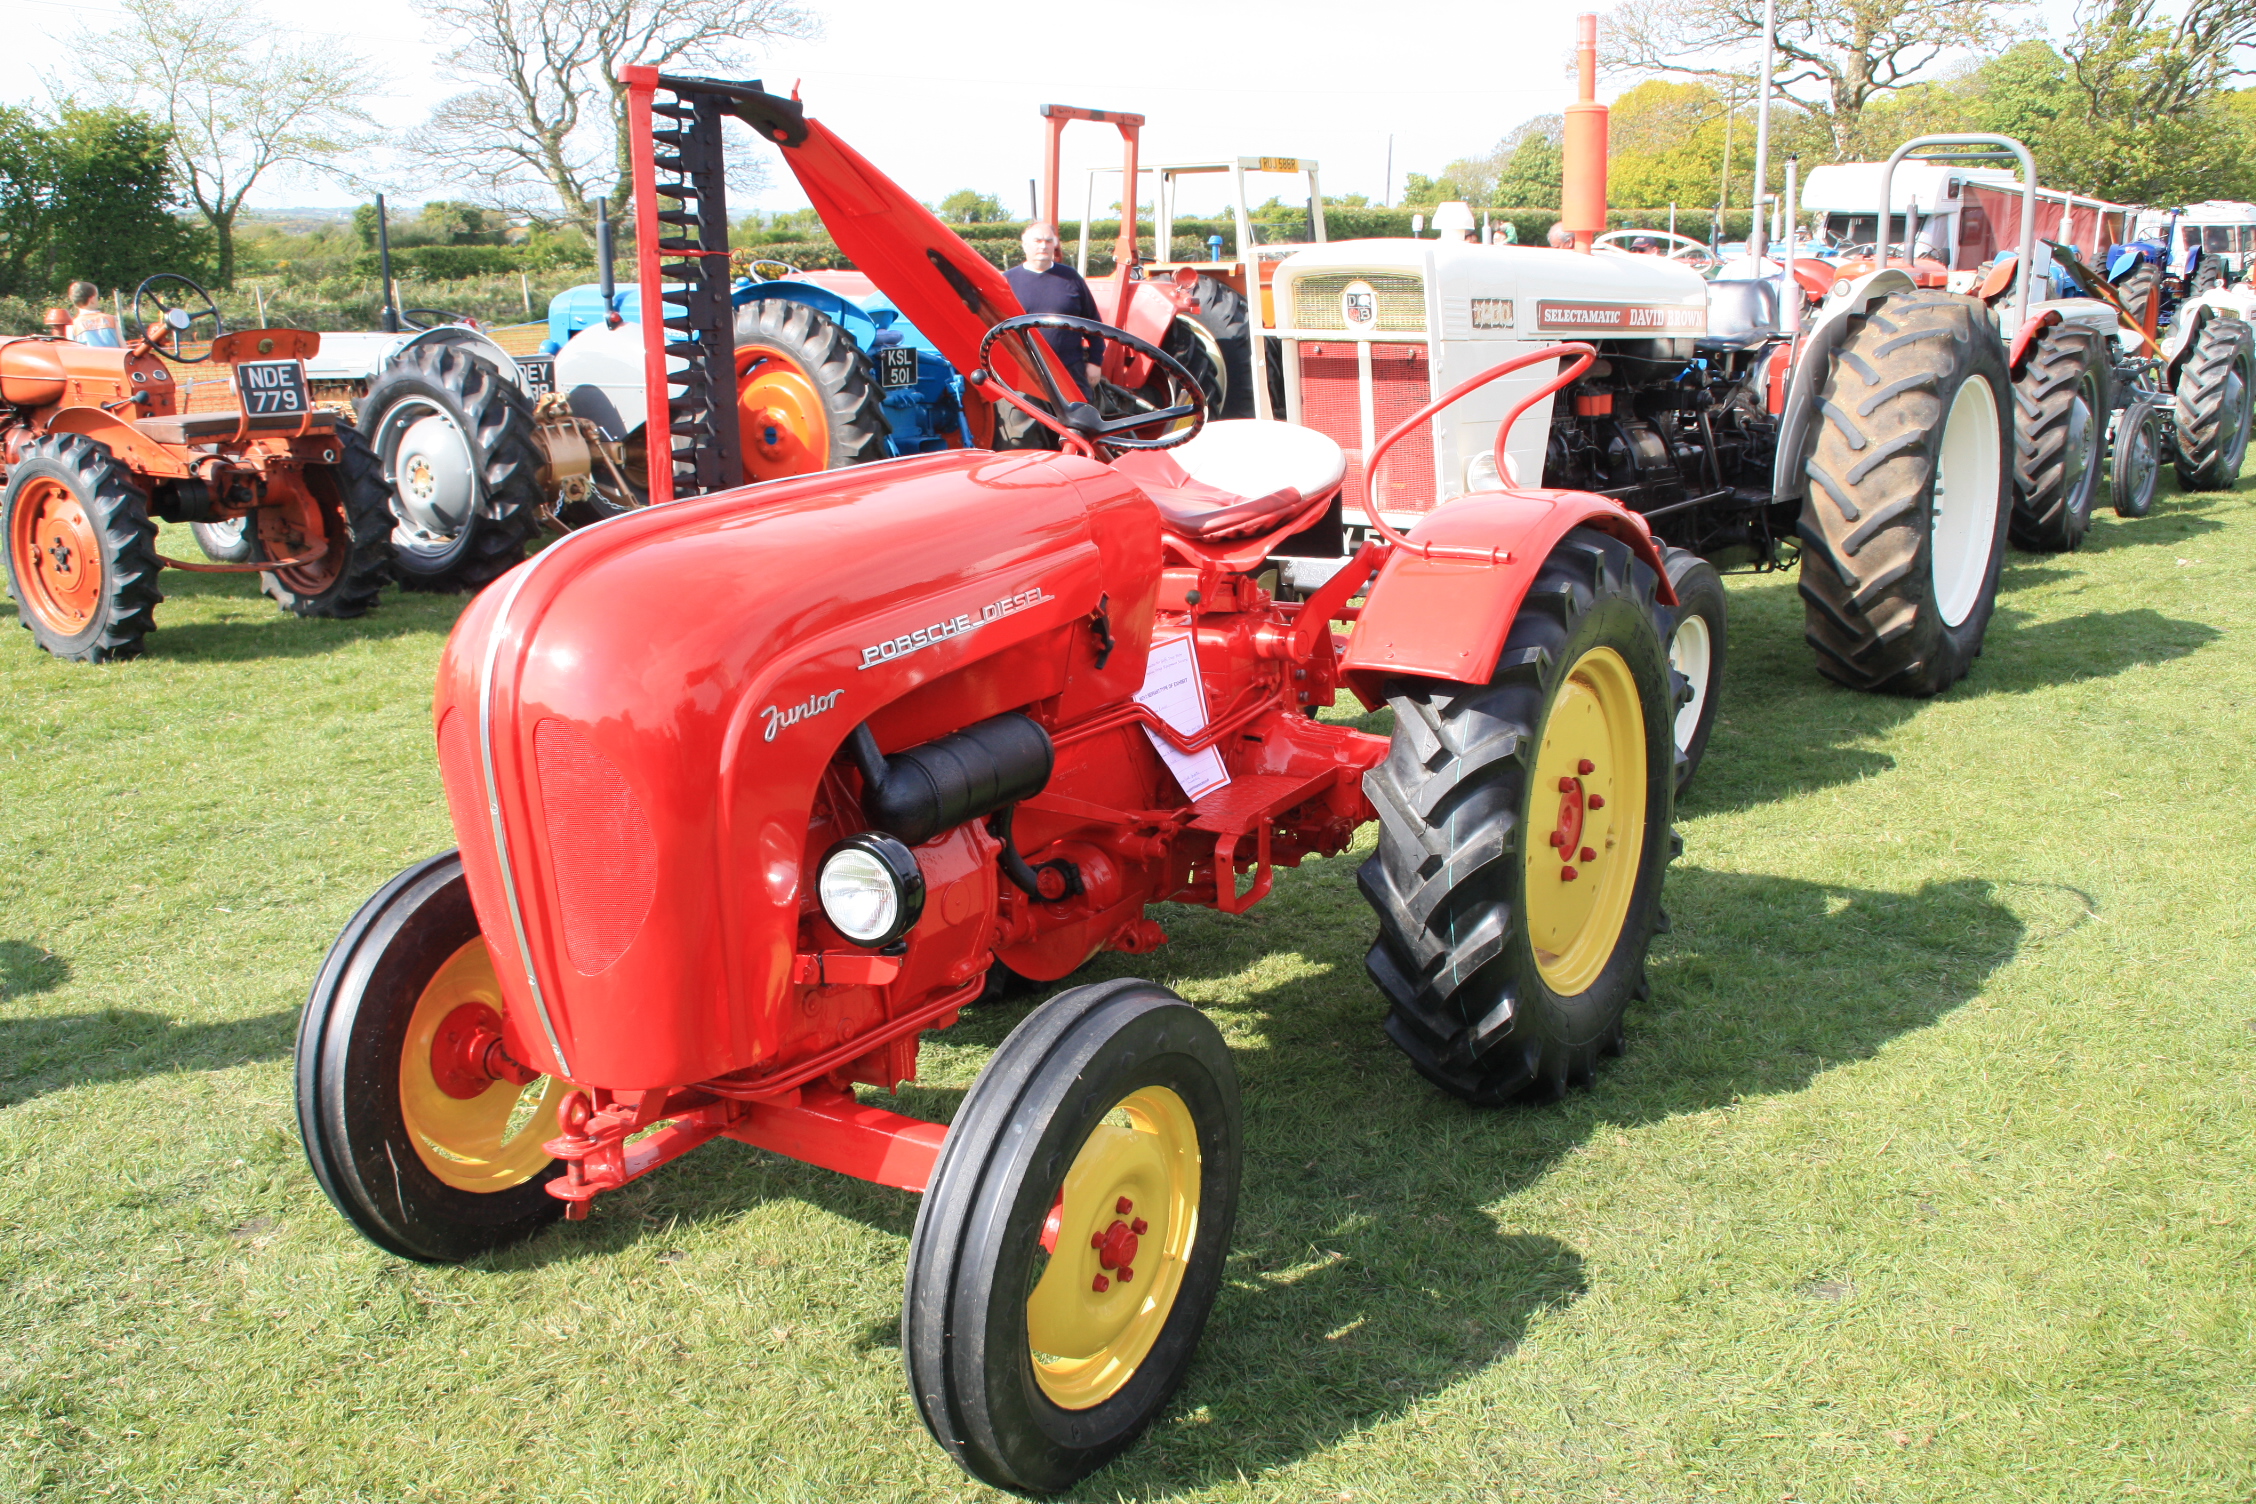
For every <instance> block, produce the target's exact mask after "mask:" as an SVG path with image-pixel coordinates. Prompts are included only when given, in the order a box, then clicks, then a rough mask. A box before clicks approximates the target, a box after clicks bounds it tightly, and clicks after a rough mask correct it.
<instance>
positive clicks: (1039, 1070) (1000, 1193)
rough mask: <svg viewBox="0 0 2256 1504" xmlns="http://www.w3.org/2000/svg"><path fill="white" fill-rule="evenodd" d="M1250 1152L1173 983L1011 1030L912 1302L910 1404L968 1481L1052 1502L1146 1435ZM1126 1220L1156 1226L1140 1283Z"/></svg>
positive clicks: (954, 1136) (950, 1140) (1033, 1017)
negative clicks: (1125, 1248) (1120, 1252)
mask: <svg viewBox="0 0 2256 1504" xmlns="http://www.w3.org/2000/svg"><path fill="white" fill-rule="evenodd" d="M1242 1142H1243V1130H1242V1125H1241V1109H1240V1106H1239V1097H1238V1079H1237V1071H1236V1067H1235V1066H1234V1065H1233V1064H1232V1062H1231V1059H1230V1051H1229V1047H1228V1046H1227V1045H1226V1044H1225V1043H1224V1042H1223V1039H1222V1035H1221V1031H1220V1030H1218V1029H1216V1028H1215V1026H1214V1024H1213V1023H1212V1022H1211V1021H1210V1020H1209V1019H1208V1018H1207V1017H1206V1015H1205V1014H1203V1013H1201V1012H1199V1010H1198V1009H1196V1008H1194V1007H1192V1006H1191V1005H1190V1004H1188V1003H1186V1002H1184V1001H1183V1000H1182V999H1181V998H1179V997H1177V996H1175V995H1174V994H1173V993H1171V992H1169V991H1168V990H1167V989H1166V988H1164V987H1161V986H1158V985H1157V984H1155V983H1152V982H1146V981H1141V980H1138V979H1136V978H1133V977H1130V978H1124V979H1121V980H1118V981H1112V982H1099V983H1095V984H1093V985H1090V986H1085V987H1075V988H1072V989H1069V990H1068V991H1065V992H1062V993H1060V994H1059V995H1058V996H1056V997H1054V998H1052V999H1051V1000H1050V1001H1049V1002H1047V1003H1044V1004H1043V1005H1042V1006H1041V1007H1039V1008H1037V1009H1035V1010H1034V1011H1033V1012H1032V1013H1030V1014H1028V1015H1027V1017H1026V1018H1025V1020H1024V1021H1023V1022H1021V1023H1020V1024H1019V1026H1018V1027H1017V1028H1016V1029H1014V1030H1012V1031H1011V1034H1010V1037H1009V1038H1008V1039H1006V1040H1004V1041H1003V1044H1002V1046H1001V1048H999V1049H997V1050H996V1052H995V1054H994V1056H993V1057H992V1058H991V1059H990V1060H989V1061H988V1062H987V1065H986V1067H985V1069H983V1070H982V1071H981V1072H980V1073H979V1079H978V1080H976V1081H974V1082H973V1083H972V1087H971V1090H970V1091H969V1092H968V1093H966V1094H965V1096H964V1099H963V1103H962V1105H961V1106H960V1107H959V1108H958V1109H957V1111H956V1116H955V1120H954V1122H953V1123H951V1124H950V1126H949V1129H948V1136H947V1138H946V1139H945V1140H944V1141H943V1142H942V1144H941V1148H940V1156H939V1159H938V1160H937V1161H936V1162H935V1163H934V1165H933V1169H932V1179H931V1184H930V1187H929V1188H928V1189H927V1190H926V1191H925V1194H924V1203H923V1205H922V1206H921V1207H919V1208H918V1211H917V1219H916V1229H915V1231H914V1233H912V1234H911V1236H910V1239H909V1259H908V1274H907V1278H906V1280H905V1282H904V1285H903V1290H902V1302H901V1339H902V1340H901V1355H902V1360H903V1363H904V1365H905V1366H906V1368H907V1371H908V1381H909V1391H910V1394H911V1395H912V1396H913V1397H914V1399H915V1401H916V1405H917V1409H918V1413H919V1414H920V1415H921V1416H922V1417H923V1419H924V1423H925V1425H926V1427H927V1428H928V1429H930V1431H931V1432H932V1435H933V1437H934V1439H935V1440H937V1441H938V1442H939V1443H940V1445H941V1446H942V1447H944V1448H946V1449H947V1451H948V1454H949V1455H950V1456H952V1457H954V1458H955V1459H956V1461H957V1462H958V1463H959V1464H961V1465H962V1467H963V1468H964V1470H965V1471H966V1472H969V1473H971V1474H972V1475H973V1476H975V1477H978V1478H981V1479H984V1480H986V1481H987V1482H989V1483H992V1484H994V1485H996V1486H997V1487H1001V1488H1009V1489H1018V1490H1022V1491H1028V1492H1043V1493H1047V1492H1054V1491H1056V1490H1059V1489H1063V1488H1067V1487H1070V1486H1071V1485H1072V1484H1073V1483H1074V1482H1076V1481H1077V1480H1079V1479H1080V1478H1083V1477H1085V1476H1087V1475H1088V1474H1089V1473H1090V1472H1092V1471H1093V1470H1095V1469H1096V1468H1098V1467H1101V1466H1103V1465H1104V1463H1105V1462H1106V1461H1108V1460H1109V1459H1111V1458H1112V1457H1114V1456H1116V1455H1117V1454H1118V1453H1119V1452H1120V1451H1121V1450H1122V1449H1123V1448H1125V1447H1127V1446H1128V1445H1129V1444H1130V1443H1132V1442H1133V1441H1134V1440H1135V1439H1136V1438H1137V1437H1138V1436H1139V1435H1141V1434H1142V1433H1143V1431H1144V1429H1145V1428H1146V1427H1147V1426H1149V1425H1150V1424H1151V1422H1152V1420H1153V1419H1154V1418H1155V1417H1156V1416H1157V1415H1158V1414H1159V1412H1160V1410H1161V1408H1162V1407H1164V1406H1165V1405H1166V1403H1167V1401H1168V1398H1169V1397H1170V1396H1171V1395H1172V1394H1173V1393H1174V1392H1175V1389H1176V1387H1177V1385H1179V1384H1180V1383H1181V1382H1182V1378H1183V1375H1184V1372H1185V1370H1186V1369H1187V1368H1188V1366H1189V1364H1190V1361H1191V1357H1192V1354H1193V1352H1194V1351H1195V1349H1196V1347H1197V1345H1198V1339H1199V1334H1200V1332H1201V1331H1202V1330H1203V1329H1204V1327H1205V1325H1206V1319H1207V1315H1208V1313H1209V1312H1210V1311H1211V1310H1212V1308H1213V1305H1214V1300H1215V1297H1216V1295H1217V1294H1219V1293H1220V1290H1221V1286H1222V1274H1223V1267H1224V1264H1225V1261H1226V1260H1227V1259H1228V1257H1229V1251H1230V1236H1231V1229H1232V1227H1233V1226H1234V1224H1235V1222H1236V1217H1237V1198H1238V1180H1239V1174H1240V1165H1241V1161H1242V1158H1243V1148H1242ZM1163 1148H1164V1151H1165V1152H1162V1149H1163ZM1115 1196H1119V1197H1121V1198H1122V1199H1124V1200H1125V1199H1128V1198H1130V1197H1131V1196H1132V1198H1133V1199H1132V1202H1131V1204H1129V1205H1126V1206H1122V1205H1121V1204H1120V1203H1119V1202H1118V1201H1116V1200H1115V1199H1114V1197H1115ZM1116 1214H1117V1215H1118V1216H1121V1217H1126V1216H1134V1217H1137V1218H1139V1219H1148V1220H1147V1221H1143V1222H1141V1223H1140V1225H1139V1227H1138V1228H1137V1232H1138V1234H1139V1237H1140V1247H1139V1246H1137V1245H1133V1244H1132V1245H1130V1251H1129V1253H1128V1254H1126V1255H1125V1257H1132V1258H1133V1259H1134V1266H1133V1268H1132V1269H1131V1270H1130V1271H1129V1272H1130V1273H1131V1274H1132V1275H1133V1277H1134V1282H1133V1283H1130V1282H1129V1281H1128V1280H1127V1279H1126V1278H1123V1277H1122V1274H1121V1269H1120V1267H1119V1265H1118V1264H1117V1263H1114V1262H1107V1260H1109V1259H1110V1258H1111V1257H1112V1254H1111V1253H1109V1252H1107V1253H1100V1252H1098V1251H1097V1247H1096V1244H1097V1243H1098V1242H1099V1238H1098V1237H1097V1236H1096V1235H1095V1234H1101V1233H1102V1232H1103V1231H1105V1230H1106V1229H1107V1227H1108V1226H1109V1225H1110V1224H1111V1223H1112V1222H1113V1221H1114V1220H1115V1216H1116ZM1117 1231H1118V1232H1120V1233H1126V1232H1127V1231H1128V1229H1127V1228H1126V1227H1125V1226H1122V1227H1121V1228H1119V1229H1117ZM1107 1271H1109V1276H1108V1278H1107V1279H1106V1280H1104V1281H1103V1282H1100V1283H1098V1284H1097V1287H1096V1288H1095V1289H1092V1288H1091V1283H1092V1280H1093V1278H1094V1276H1096V1275H1098V1274H1103V1273H1106V1272H1107ZM1061 1314H1062V1315H1063V1316H1064V1317H1065V1318H1066V1319H1065V1320H1064V1321H1062V1322H1061V1321H1059V1320H1058V1318H1059V1316H1060V1315H1061Z"/></svg>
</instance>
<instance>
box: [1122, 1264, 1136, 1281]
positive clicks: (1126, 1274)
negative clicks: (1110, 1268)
mask: <svg viewBox="0 0 2256 1504" xmlns="http://www.w3.org/2000/svg"><path fill="white" fill-rule="evenodd" d="M1135 1277H1136V1271H1135V1270H1133V1269H1131V1268H1129V1267H1128V1266H1127V1265H1126V1264H1122V1265H1121V1266H1120V1282H1121V1283H1122V1284H1124V1285H1125V1284H1127V1283H1128V1281H1130V1280H1132V1279H1134V1278H1135Z"/></svg>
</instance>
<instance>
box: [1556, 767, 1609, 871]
mask: <svg viewBox="0 0 2256 1504" xmlns="http://www.w3.org/2000/svg"><path fill="white" fill-rule="evenodd" d="M1597 771H1598V765H1597V764H1596V763H1594V762H1592V761H1591V760H1590V759H1589V758H1587V757H1585V758H1583V759H1582V760H1581V761H1580V762H1578V763H1576V764H1575V774H1571V775H1566V776H1562V777H1561V778H1560V779H1559V823H1558V824H1557V825H1555V826H1553V827H1552V829H1551V844H1552V846H1553V847H1555V848H1557V850H1558V853H1559V860H1560V861H1561V862H1562V863H1572V862H1574V861H1575V860H1577V859H1578V858H1579V859H1580V860H1582V861H1585V862H1594V861H1596V860H1598V853H1597V852H1595V851H1593V850H1591V849H1590V848H1589V847H1588V846H1585V845H1583V844H1582V822H1583V815H1584V813H1585V811H1587V810H1594V809H1604V808H1605V807H1606V797H1605V795H1603V794H1591V795H1589V796H1588V797H1587V798H1585V796H1584V794H1583V790H1582V777H1580V776H1575V775H1585V776H1586V775H1588V774H1591V773H1595V772H1597ZM1580 876H1582V874H1581V873H1579V872H1577V871H1576V870H1575V869H1574V868H1573V867H1572V866H1561V867H1560V868H1559V881H1561V882H1563V883H1571V882H1573V881H1574V880H1575V879H1576V878H1578V877H1580Z"/></svg>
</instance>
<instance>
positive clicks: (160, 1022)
mask: <svg viewBox="0 0 2256 1504" xmlns="http://www.w3.org/2000/svg"><path fill="white" fill-rule="evenodd" d="M9 944H10V945H12V944H13V942H9ZM26 948H27V949H28V947H26ZM54 959H55V960H56V962H57V964H58V965H59V966H60V967H61V970H62V974H63V975H65V976H67V975H68V974H69V967H68V964H67V963H62V962H61V961H60V959H59V958H54ZM7 965H8V961H7V957H6V955H5V953H4V947H0V967H6V966H7ZM48 985H49V986H53V985H56V984H54V983H49V984H48ZM38 990H45V989H44V988H41V989H38ZM20 995H21V994H19V993H18V992H17V991H16V990H15V987H14V983H13V981H12V980H11V982H10V988H9V992H8V996H9V997H11V998H13V997H16V996H20ZM297 1027H298V1013H297V1010H296V1009H295V1008H291V1009H286V1010H284V1011H282V1012H279V1013H262V1014H260V1015H258V1016H257V1017H255V1018H236V1019H228V1020H226V1021H225V1022H222V1023H210V1024H182V1023H175V1022H174V1021H173V1020H171V1019H169V1018H165V1017H162V1016H160V1015H158V1014H155V1013H144V1012H141V1011H140V1010H138V1009H133V1008H105V1009H103V1010H102V1011H100V1012H98V1013H65V1014H59V1015H54V1016H50V1017H44V1018H41V1017H31V1018H0V1108H8V1107H13V1106H15V1105H16V1104H18V1103H20V1102H27V1101H29V1100H31V1099H32V1098H33V1097H37V1096H41V1095H44V1094H45V1093H47V1092H51V1091H61V1090H63V1089H65V1088H67V1087H72V1086H88V1085H100V1084H103V1083H105V1082H111V1081H127V1080H132V1079H134V1078H136V1077H141V1076H157V1075H164V1074H166V1073H168V1072H172V1071H184V1070H197V1071H216V1070H226V1069H228V1068H230V1067H232V1066H238V1065H247V1064H249V1063H251V1062H253V1061H260V1060H279V1059H281V1058H283V1057H284V1056H287V1055H288V1054H289V1053H290V1046H291V1040H292V1037H293V1036H294V1035H295V1033H296V1032H297Z"/></svg>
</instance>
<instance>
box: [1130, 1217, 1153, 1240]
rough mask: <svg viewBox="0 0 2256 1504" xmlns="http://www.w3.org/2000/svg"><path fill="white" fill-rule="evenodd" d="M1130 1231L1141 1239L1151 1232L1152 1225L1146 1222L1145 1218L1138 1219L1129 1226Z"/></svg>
mask: <svg viewBox="0 0 2256 1504" xmlns="http://www.w3.org/2000/svg"><path fill="white" fill-rule="evenodd" d="M1128 1230H1129V1231H1130V1232H1132V1233H1134V1234H1135V1235H1136V1236H1137V1237H1139V1238H1140V1237H1142V1236H1143V1235H1144V1234H1145V1233H1147V1232H1150V1231H1151V1224H1150V1223H1148V1222H1146V1221H1145V1220H1144V1219H1143V1218H1141V1217H1138V1218H1137V1219H1136V1220H1135V1221H1133V1222H1131V1223H1129V1224H1128Z"/></svg>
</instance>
